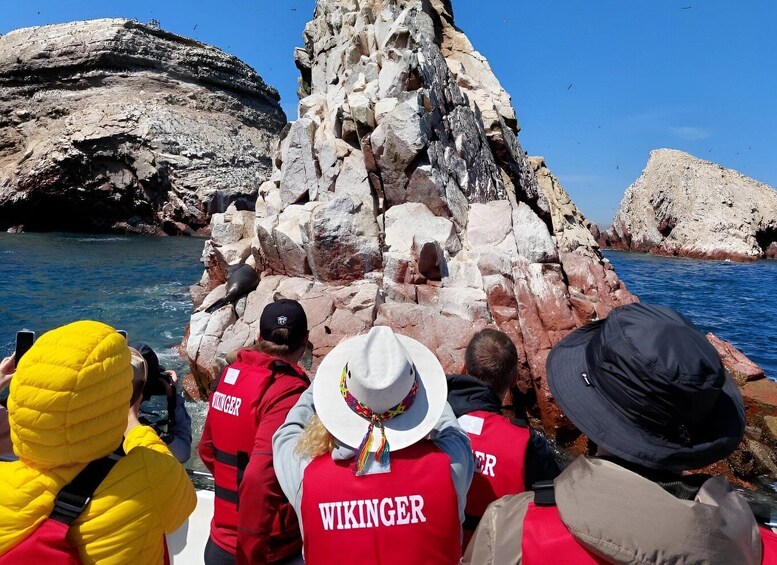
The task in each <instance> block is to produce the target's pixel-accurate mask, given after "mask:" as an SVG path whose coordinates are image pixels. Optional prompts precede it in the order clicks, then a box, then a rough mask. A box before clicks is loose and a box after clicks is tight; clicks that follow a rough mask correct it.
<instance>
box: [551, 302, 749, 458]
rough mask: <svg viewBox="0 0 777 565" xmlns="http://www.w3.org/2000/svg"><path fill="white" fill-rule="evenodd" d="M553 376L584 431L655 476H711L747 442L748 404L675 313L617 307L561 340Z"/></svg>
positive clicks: (711, 351)
mask: <svg viewBox="0 0 777 565" xmlns="http://www.w3.org/2000/svg"><path fill="white" fill-rule="evenodd" d="M547 374H548V384H549V385H550V390H551V392H552V393H553V396H554V397H555V399H556V401H557V402H558V404H559V406H560V407H561V409H562V410H563V411H564V413H565V414H566V415H567V416H568V417H569V419H570V420H572V422H573V423H574V424H575V425H576V426H577V427H578V428H579V429H580V431H582V432H583V433H584V434H585V435H587V436H588V437H589V438H590V439H592V440H593V441H594V442H596V443H597V444H598V445H599V446H601V447H603V448H604V449H606V450H607V451H609V452H610V453H612V454H613V455H615V456H617V457H620V458H622V459H624V460H626V461H630V462H632V463H636V464H638V465H642V466H644V467H647V468H650V469H659V470H667V471H684V470H688V469H697V468H700V467H704V466H705V465H709V464H711V463H714V462H715V461H719V460H720V459H723V458H724V457H726V456H727V455H729V454H730V453H731V452H733V451H734V449H736V447H737V445H739V442H740V441H741V440H742V436H743V435H744V430H745V409H744V402H743V401H742V395H741V394H740V392H739V389H738V388H737V386H736V384H735V383H734V380H733V379H732V378H731V376H730V375H729V374H728V372H727V371H726V370H725V369H724V368H723V364H722V362H721V360H720V356H719V355H718V352H717V351H716V350H715V348H714V347H713V346H712V344H710V342H709V341H708V340H707V338H706V337H705V336H704V335H703V334H702V333H701V332H700V331H699V330H697V329H696V327H695V326H694V325H693V324H692V323H691V322H690V321H689V320H688V319H687V318H685V316H683V315H682V314H679V313H678V312H675V311H674V310H672V309H671V308H666V307H662V306H651V305H648V304H629V305H626V306H621V307H620V308H616V309H615V310H613V311H612V312H610V315H609V316H608V317H607V318H606V319H605V320H599V321H596V322H593V323H591V324H588V325H586V326H583V327H582V328H580V329H578V330H576V331H574V332H572V333H571V334H569V335H568V336H567V337H565V338H564V339H563V340H561V341H560V342H559V343H558V344H557V345H556V346H555V347H554V348H553V350H552V351H551V352H550V355H549V356H548V362H547Z"/></svg>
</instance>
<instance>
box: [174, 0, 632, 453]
mask: <svg viewBox="0 0 777 565" xmlns="http://www.w3.org/2000/svg"><path fill="white" fill-rule="evenodd" d="M304 42H305V47H304V48H301V49H297V51H296V53H295V60H296V63H297V66H298V67H299V69H300V72H301V80H300V88H299V92H300V95H301V97H302V98H301V100H300V103H299V116H300V118H299V119H298V120H297V121H296V122H294V123H292V124H291V127H290V128H289V129H288V130H287V131H285V132H284V133H283V135H282V139H281V141H280V144H279V148H278V151H277V152H276V154H275V158H274V169H273V174H272V177H271V179H270V180H269V181H267V182H265V183H264V184H263V185H262V187H261V188H260V198H259V200H258V201H257V205H256V212H255V213H253V212H248V211H240V210H237V209H235V208H230V209H229V210H228V211H227V212H226V213H224V214H215V215H214V217H213V221H212V234H213V235H212V239H211V240H210V241H209V242H208V243H207V244H206V248H205V252H204V254H203V259H204V262H205V265H206V271H205V273H204V275H203V279H202V281H201V283H200V284H199V285H197V287H195V288H193V297H194V300H195V305H196V306H197V307H198V309H197V311H196V312H195V313H194V315H193V316H192V318H191V324H190V328H189V334H188V336H187V339H186V342H185V349H186V352H187V355H188V357H189V360H190V362H191V366H192V370H193V373H194V375H195V377H196V379H197V384H198V387H192V386H190V388H189V390H190V391H191V390H194V388H199V391H200V392H201V393H202V394H207V390H208V388H209V384H210V382H212V380H213V379H214V378H215V377H216V376H217V371H218V367H219V363H218V361H219V360H220V359H222V358H223V357H224V355H225V354H226V353H227V352H229V351H231V350H234V349H237V348H240V347H243V346H246V345H248V344H251V343H253V341H254V340H255V336H256V334H257V331H258V323H259V315H260V313H261V311H262V308H263V307H264V306H265V305H266V304H267V303H269V302H270V301H272V300H274V299H275V298H277V297H279V296H283V297H288V298H294V299H298V300H300V301H301V302H302V304H303V306H304V307H305V309H306V312H307V315H308V321H309V324H310V332H311V333H310V339H311V341H312V343H313V344H314V345H315V350H314V357H315V360H314V366H313V369H314V370H315V366H316V363H317V362H318V360H320V359H321V357H323V356H324V355H325V354H326V353H327V352H328V351H329V350H330V349H331V348H332V347H334V346H335V345H336V344H337V343H338V342H339V341H340V340H341V339H343V338H344V337H346V336H350V335H356V334H359V333H362V332H364V331H366V330H367V329H368V328H370V327H371V326H373V325H389V326H391V327H393V328H394V329H396V330H397V331H399V332H401V333H403V334H405V335H409V336H411V337H414V338H416V339H418V340H420V341H422V342H423V343H425V344H426V345H427V346H428V347H430V348H431V350H432V351H434V352H435V353H436V355H437V356H438V358H439V359H440V360H441V362H442V363H443V365H444V366H445V368H446V369H447V370H449V371H456V370H459V369H460V368H461V365H462V361H463V353H464V348H465V347H466V345H467V343H468V342H469V339H470V337H471V336H472V335H473V333H474V332H476V331H478V330H480V329H481V328H484V327H487V326H492V327H494V326H495V327H498V328H500V329H501V330H503V331H505V332H506V333H507V334H508V335H510V337H511V338H512V339H513V341H514V342H515V344H516V346H517V348H518V351H519V355H520V378H521V386H522V387H523V388H525V389H528V388H534V389H535V390H536V392H537V398H538V405H539V412H540V415H541V417H542V420H543V423H544V424H545V427H546V429H547V430H548V431H549V432H550V433H552V434H556V435H558V436H559V437H561V436H564V432H565V431H568V432H569V434H567V437H566V439H570V438H573V437H576V435H575V434H576V433H577V432H574V431H573V430H572V429H571V426H569V424H568V423H565V421H564V420H563V419H562V418H560V417H559V413H558V410H557V408H556V407H555V404H554V402H553V400H552V398H551V395H550V391H549V390H548V387H547V383H546V380H545V360H546V358H547V354H548V352H549V350H550V348H551V347H552V346H553V345H554V344H555V343H557V342H558V341H559V340H560V339H561V338H562V337H563V336H564V335H566V334H567V333H568V332H569V331H571V330H572V329H574V328H576V327H578V326H580V325H582V324H585V323H587V322H589V321H591V320H594V319H597V318H600V317H604V316H606V315H607V313H608V312H609V311H610V310H611V309H612V308H613V307H615V306H617V305H620V304H624V303H627V302H632V301H634V300H635V298H634V297H633V296H632V295H631V294H630V293H629V292H628V291H627V290H626V288H625V287H624V286H623V284H622V283H621V282H620V281H619V280H618V278H617V276H616V275H615V272H614V271H613V270H612V268H611V267H610V265H609V263H607V262H606V261H603V260H602V257H601V255H600V254H599V252H598V248H597V246H596V243H595V242H594V240H593V238H592V236H591V235H590V232H589V231H588V223H587V222H586V220H585V219H584V218H583V216H582V215H581V214H580V212H579V211H578V210H577V208H576V207H575V206H574V204H573V203H572V202H571V201H570V199H569V197H568V195H567V194H566V193H565V192H564V190H563V188H562V187H561V186H560V185H559V184H558V181H557V180H556V179H555V178H554V177H553V176H552V175H551V174H550V172H549V171H548V170H547V169H546V168H545V167H544V163H543V162H542V160H541V159H534V160H530V159H529V158H528V157H526V156H525V153H524V151H523V150H522V148H521V146H520V144H519V142H518V139H517V137H516V134H517V129H518V122H517V119H516V116H515V111H514V110H513V108H512V106H511V105H510V97H509V96H508V95H507V93H506V92H505V91H504V90H503V89H502V88H501V86H500V85H499V82H498V81H497V79H496V77H495V76H494V75H493V73H492V72H491V69H490V67H489V65H488V63H487V62H486V60H485V59H484V58H483V56H482V55H480V54H479V53H478V52H477V51H475V50H474V48H473V47H472V45H471V44H470V43H469V41H468V40H467V38H466V36H465V35H464V34H463V33H462V32H461V31H459V30H458V29H457V28H456V27H455V26H454V25H453V16H452V11H451V6H450V4H449V2H446V1H443V0H431V1H426V0H424V1H422V0H404V1H394V0H319V1H318V3H317V5H316V10H315V16H314V19H313V21H311V22H310V23H308V25H307V26H306V28H305V33H304ZM240 262H246V263H248V264H251V265H254V266H255V268H256V270H257V272H259V273H261V281H260V283H259V286H258V287H257V289H256V290H255V291H253V292H252V293H250V294H249V295H248V296H247V297H246V298H243V299H241V300H239V301H238V302H237V304H236V306H235V307H234V308H233V307H232V306H226V307H223V308H221V309H218V310H216V311H214V312H213V313H210V314H209V313H207V312H205V308H207V307H208V305H210V304H212V303H213V302H215V301H216V300H218V299H219V298H221V297H222V296H223V295H224V292H225V287H224V284H223V283H224V280H225V273H226V269H227V267H228V266H229V265H231V264H235V263H240ZM191 384H192V383H190V385H191ZM195 393H196V391H195Z"/></svg>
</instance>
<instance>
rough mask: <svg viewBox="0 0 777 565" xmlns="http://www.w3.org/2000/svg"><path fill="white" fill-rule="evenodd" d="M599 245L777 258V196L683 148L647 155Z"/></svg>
mask: <svg viewBox="0 0 777 565" xmlns="http://www.w3.org/2000/svg"><path fill="white" fill-rule="evenodd" d="M599 241H600V243H601V244H602V246H604V247H611V248H614V249H625V250H628V251H645V252H649V253H655V254H657V255H678V256H682V257H693V258H699V259H731V260H735V261H754V260H756V259H760V258H775V257H777V192H775V190H774V189H773V188H771V187H770V186H767V185H765V184H763V183H761V182H758V181H756V180H753V179H751V178H748V177H746V176H744V175H742V174H740V173H738V172H736V171H734V170H732V169H726V168H724V167H722V166H720V165H716V164H715V163H710V162H709V161H702V160H701V159H697V158H695V157H693V156H691V155H688V154H687V153H683V152H682V151H676V150H673V149H658V150H655V151H651V153H650V159H649V160H648V163H647V166H646V167H645V170H644V171H642V175H641V176H640V177H639V179H637V181H636V182H635V183H634V184H632V185H631V186H630V187H629V188H628V190H626V194H625V195H624V197H623V201H622V202H621V205H620V208H619V209H618V212H617V214H616V215H615V218H614V219H613V221H612V227H611V228H610V229H609V230H607V231H606V232H605V233H603V234H602V236H601V238H600V240H599Z"/></svg>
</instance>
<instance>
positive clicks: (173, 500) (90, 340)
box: [0, 321, 196, 564]
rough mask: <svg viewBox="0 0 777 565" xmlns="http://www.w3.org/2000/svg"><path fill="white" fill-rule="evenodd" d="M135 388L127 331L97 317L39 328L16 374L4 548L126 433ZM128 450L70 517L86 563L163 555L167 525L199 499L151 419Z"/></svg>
mask: <svg viewBox="0 0 777 565" xmlns="http://www.w3.org/2000/svg"><path fill="white" fill-rule="evenodd" d="M131 395H132V368H131V366H130V352H129V349H128V348H127V344H126V341H125V339H124V337H123V336H121V335H120V334H118V333H116V331H115V330H114V329H113V328H111V327H110V326H107V325H105V324H101V323H99V322H89V321H82V322H75V323H73V324H69V325H67V326H63V327H61V328H58V329H56V330H53V331H50V332H48V333H46V334H44V335H42V336H41V337H40V338H39V339H38V340H37V341H36V342H35V345H33V347H32V348H31V349H30V350H29V351H28V352H27V354H26V355H25V356H24V358H23V359H22V360H21V361H20V362H19V366H18V367H17V371H16V374H15V375H14V377H13V380H12V381H11V391H10V397H9V401H8V413H9V414H8V416H9V422H10V426H11V440H12V442H13V446H14V452H15V453H16V455H18V456H19V461H16V462H12V463H0V493H2V496H0V555H2V554H4V553H5V552H6V551H8V550H9V549H11V548H12V547H14V546H15V545H17V544H18V543H19V542H21V541H22V540H23V539H24V538H26V537H27V536H29V535H30V533H31V532H32V531H33V530H34V529H35V528H36V527H37V526H38V524H40V523H41V522H42V521H43V520H44V519H45V518H46V516H48V515H49V513H50V512H51V510H52V509H53V506H54V497H55V496H56V494H57V492H58V491H59V490H60V489H61V488H62V487H63V486H65V485H66V484H67V483H68V482H70V481H71V480H72V479H73V478H74V477H75V476H76V475H77V474H78V472H79V471H80V470H81V469H83V467H84V466H85V465H86V464H87V463H88V462H89V461H92V460H94V459H99V458H100V457H104V456H105V455H108V454H109V453H111V452H112V451H113V450H114V449H116V447H118V446H119V444H120V443H121V442H122V436H123V434H124V430H125V428H126V425H127V412H128V410H129V401H130V397H131ZM123 446H124V451H125V452H126V453H127V455H126V456H124V457H122V458H121V459H120V460H119V461H118V462H117V463H116V465H115V466H114V468H113V469H112V470H111V472H110V473H109V474H108V476H107V477H106V478H105V480H104V481H103V482H102V484H101V485H100V486H99V487H98V488H97V490H96V491H95V493H94V497H93V498H92V501H91V502H90V503H89V505H88V506H87V507H86V510H85V511H84V512H83V513H82V514H81V516H80V517H79V518H78V520H76V522H74V523H73V525H71V527H70V530H69V532H68V540H69V541H70V543H72V544H73V545H74V546H75V547H77V548H78V549H79V553H80V554H81V561H82V562H83V563H106V564H114V563H115V564H118V563H133V564H141V563H142V564H146V563H149V564H154V563H162V561H163V551H164V550H163V534H165V533H171V532H172V531H174V530H175V529H177V528H178V527H179V526H180V525H181V524H183V522H184V521H185V520H186V518H188V516H189V514H191V512H192V511H193V510H194V507H195V505H196V497H195V493H194V488H193V486H192V484H191V482H190V481H189V478H188V476H187V474H186V471H185V470H184V469H183V467H182V466H181V465H180V464H179V463H178V461H177V460H176V459H175V458H174V457H173V456H172V454H171V453H170V451H169V450H168V449H167V446H166V445H165V443H164V442H163V441H162V440H160V439H159V437H157V435H156V433H155V432H154V431H153V430H152V429H151V428H149V427H146V426H138V427H136V428H134V429H133V430H132V431H130V433H129V434H127V437H126V438H124V442H123Z"/></svg>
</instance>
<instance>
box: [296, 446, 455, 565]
mask: <svg viewBox="0 0 777 565" xmlns="http://www.w3.org/2000/svg"><path fill="white" fill-rule="evenodd" d="M352 466H353V460H351V461H333V460H332V457H331V456H330V455H321V456H319V457H317V458H315V459H314V460H313V461H311V462H310V464H309V465H308V466H307V468H306V469H305V474H304V477H303V480H302V502H301V513H302V516H301V517H302V531H303V540H304V551H305V562H306V563H309V564H311V565H319V564H321V563H333V564H339V563H401V564H402V565H413V564H418V565H421V564H428V563H435V564H445V563H458V562H459V559H460V558H461V544H460V543H459V540H460V536H461V525H460V524H459V509H458V499H457V497H456V490H455V488H454V486H453V479H452V478H451V467H450V459H449V458H448V456H447V455H446V454H445V453H443V452H442V451H440V450H439V449H438V448H437V447H436V446H435V445H434V444H433V443H432V442H431V441H421V442H419V443H417V444H415V445H412V446H410V447H407V448H405V449H402V450H400V451H394V452H392V453H391V472H390V473H383V474H375V475H364V476H356V475H355V473H354V471H353V468H352Z"/></svg>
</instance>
